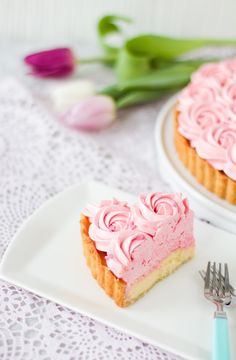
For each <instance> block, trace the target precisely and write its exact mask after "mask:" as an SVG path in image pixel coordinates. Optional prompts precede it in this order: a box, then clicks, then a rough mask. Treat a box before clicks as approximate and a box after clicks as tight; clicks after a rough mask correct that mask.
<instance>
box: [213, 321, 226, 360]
mask: <svg viewBox="0 0 236 360" xmlns="http://www.w3.org/2000/svg"><path fill="white" fill-rule="evenodd" d="M212 359H213V360H230V349H229V330H228V320H227V317H226V315H225V317H220V316H217V315H215V318H214V336H213V357H212Z"/></svg>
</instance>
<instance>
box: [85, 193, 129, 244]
mask: <svg viewBox="0 0 236 360" xmlns="http://www.w3.org/2000/svg"><path fill="white" fill-rule="evenodd" d="M88 209H89V210H88ZM83 213H84V214H85V215H86V216H89V219H90V221H92V224H91V225H90V227H89V236H90V238H91V239H92V240H94V241H95V243H96V248H97V249H98V250H100V251H107V249H108V247H109V246H110V242H111V241H112V240H113V239H114V236H116V235H117V233H119V232H120V231H122V230H127V229H133V228H134V227H135V226H134V223H133V219H132V213H131V210H130V207H129V206H128V205H127V203H125V202H120V201H117V200H116V199H113V200H107V201H103V202H101V204H100V206H98V207H94V206H93V207H92V208H91V207H90V206H88V207H87V208H86V209H85V211H83Z"/></svg>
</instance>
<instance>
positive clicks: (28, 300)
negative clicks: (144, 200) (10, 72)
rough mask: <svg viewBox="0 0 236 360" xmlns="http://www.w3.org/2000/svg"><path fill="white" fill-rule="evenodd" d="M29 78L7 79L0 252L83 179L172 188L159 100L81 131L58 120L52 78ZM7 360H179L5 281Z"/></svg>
mask: <svg viewBox="0 0 236 360" xmlns="http://www.w3.org/2000/svg"><path fill="white" fill-rule="evenodd" d="M2 54H3V55H2ZM1 56H4V52H1ZM11 61H12V63H13V60H12V59H11ZM81 74H82V75H81V76H84V75H83V71H82V72H81ZM0 75H1V70H0ZM2 75H3V73H2ZM91 76H92V75H91ZM109 76H110V75H109V73H108V72H107V70H103V69H102V68H99V70H96V69H95V70H94V71H93V76H92V77H93V79H95V80H96V81H97V82H98V83H102V82H104V79H107V81H109ZM22 79H23V82H25V84H26V86H25V84H24V86H22V84H21V83H22ZM22 79H21V81H20V82H19V81H17V80H16V79H13V78H12V79H7V80H5V81H1V84H0V204H1V205H0V206H1V207H0V223H1V227H0V256H2V255H3V253H4V251H5V250H6V248H7V245H8V243H9V242H10V241H11V239H12V237H13V235H14V234H15V232H16V230H17V229H18V227H19V226H20V224H21V223H22V222H23V221H24V220H25V219H26V218H27V217H28V216H29V215H30V214H31V213H32V212H33V211H34V210H35V209H36V208H37V207H39V205H41V204H42V203H43V202H45V201H46V200H47V199H48V198H50V197H51V196H53V195H54V194H56V193H58V192H59V191H62V190H64V189H65V188H66V187H68V186H70V185H72V184H75V183H78V182H80V181H82V180H83V181H84V180H86V179H91V178H92V179H96V180H98V181H101V182H103V183H106V184H109V185H112V186H115V187H118V188H121V189H123V190H126V191H129V192H132V193H134V194H138V193H140V192H147V191H150V190H157V189H158V190H161V191H162V190H166V189H168V186H167V184H165V183H164V182H163V181H162V180H161V178H160V173H159V171H158V167H157V154H156V149H155V144H154V139H153V129H154V124H155V119H156V117H157V113H158V110H159V108H160V106H161V103H160V102H159V103H156V104H152V105H147V106H142V107H137V108H133V109H132V110H127V111H122V112H121V113H120V115H119V117H120V118H119V120H118V121H117V122H116V123H115V124H114V125H113V126H112V127H110V128H109V129H107V130H104V131H102V132H101V133H96V134H86V133H79V132H74V131H72V130H69V129H66V128H64V127H63V126H62V125H60V124H59V123H58V122H57V120H56V119H55V118H54V116H53V114H52V113H51V111H50V108H48V103H47V102H46V101H45V94H44V93H42V92H40V89H42V88H44V87H47V86H49V85H50V84H49V83H48V82H47V81H45V82H43V81H40V80H37V81H32V82H31V80H27V79H25V78H24V77H22ZM29 86H30V91H29V90H27V87H29ZM32 93H33V95H32ZM0 359H4V360H10V359H12V360H29V359H30V360H31V359H34V360H73V359H74V360H77V359H82V360H84V359H88V360H92V359H93V360H95V359H96V360H99V359H101V360H109V359H112V360H115V359H120V360H121V359H129V360H131V359H132V360H133V359H140V360H144V359H148V360H154V359H155V360H157V359H159V360H173V359H180V358H179V357H177V356H174V355H172V354H170V353H167V352H165V351H164V350H163V349H159V348H157V347H154V346H151V345H150V344H146V343H143V342H141V341H140V340H138V339H135V338H133V337H130V336H128V335H126V334H125V333H122V332H120V331H117V330H115V329H112V328H110V327H107V326H104V325H103V324H100V323H99V322H97V321H95V320H93V319H90V318H88V317H85V316H82V315H80V314H79V313H75V312H73V311H71V310H69V309H67V308H64V307H62V306H60V305H57V304H55V303H53V302H51V301H48V300H46V299H44V298H41V297H39V296H36V295H34V294H32V293H30V292H28V291H25V290H23V289H20V288H18V287H15V286H13V285H11V284H8V283H6V282H4V281H0Z"/></svg>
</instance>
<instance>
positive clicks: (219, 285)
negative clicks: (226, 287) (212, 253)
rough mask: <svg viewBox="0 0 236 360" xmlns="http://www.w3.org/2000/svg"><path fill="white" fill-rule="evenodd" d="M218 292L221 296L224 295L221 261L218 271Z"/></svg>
mask: <svg viewBox="0 0 236 360" xmlns="http://www.w3.org/2000/svg"><path fill="white" fill-rule="evenodd" d="M218 294H219V296H222V295H223V286H222V274H221V263H219V272H218Z"/></svg>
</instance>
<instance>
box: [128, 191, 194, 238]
mask: <svg viewBox="0 0 236 360" xmlns="http://www.w3.org/2000/svg"><path fill="white" fill-rule="evenodd" d="M187 209H188V203H187V200H186V199H184V200H182V198H181V195H179V194H166V193H159V192H157V193H150V194H148V195H140V197H139V200H138V205H136V206H134V207H133V214H134V215H133V216H134V223H135V224H136V225H137V227H138V228H139V229H140V230H142V231H143V232H146V233H147V234H150V235H153V236H154V235H155V233H156V231H157V229H158V227H160V225H161V224H162V223H163V222H167V221H168V222H173V223H175V224H177V223H178V221H179V219H180V218H181V216H183V215H184V214H185V213H186V211H187Z"/></svg>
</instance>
